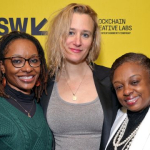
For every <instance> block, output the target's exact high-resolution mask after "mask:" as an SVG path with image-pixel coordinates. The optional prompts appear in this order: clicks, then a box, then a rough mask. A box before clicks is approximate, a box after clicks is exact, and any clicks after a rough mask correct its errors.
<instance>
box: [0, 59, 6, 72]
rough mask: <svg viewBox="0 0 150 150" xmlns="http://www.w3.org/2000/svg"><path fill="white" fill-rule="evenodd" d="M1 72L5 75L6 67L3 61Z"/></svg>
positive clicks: (0, 67) (0, 63) (0, 64)
mask: <svg viewBox="0 0 150 150" xmlns="http://www.w3.org/2000/svg"><path fill="white" fill-rule="evenodd" d="M0 70H1V72H2V73H3V74H4V73H5V66H4V63H3V61H0Z"/></svg>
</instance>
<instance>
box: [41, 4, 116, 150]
mask: <svg viewBox="0 0 150 150" xmlns="http://www.w3.org/2000/svg"><path fill="white" fill-rule="evenodd" d="M46 45H47V54H48V59H47V60H48V67H49V81H48V86H47V91H48V95H45V94H44V95H43V97H42V101H41V105H42V107H43V109H44V113H45V116H46V118H47V121H48V124H49V126H50V128H51V130H52V132H53V135H54V139H55V142H54V145H55V149H56V150H66V149H69V150H79V149H82V150H85V149H86V150H91V149H92V150H97V149H104V147H105V144H106V142H107V140H108V137H109V131H110V128H111V125H112V123H113V120H114V118H115V115H116V112H117V109H118V107H117V104H115V102H116V100H112V96H114V95H112V92H111V88H110V86H111V84H110V81H109V69H108V68H106V67H103V66H98V65H96V64H94V61H95V60H96V59H97V57H98V55H99V52H100V31H99V27H98V22H97V14H96V12H95V11H94V10H93V9H92V8H91V7H89V6H88V5H83V4H76V3H72V4H69V5H67V6H66V7H65V8H63V9H62V10H60V11H59V13H58V14H57V15H56V16H55V17H54V18H53V19H52V20H51V23H50V26H49V33H48V39H47V43H46ZM114 99H115V97H114ZM113 106H116V108H115V107H113Z"/></svg>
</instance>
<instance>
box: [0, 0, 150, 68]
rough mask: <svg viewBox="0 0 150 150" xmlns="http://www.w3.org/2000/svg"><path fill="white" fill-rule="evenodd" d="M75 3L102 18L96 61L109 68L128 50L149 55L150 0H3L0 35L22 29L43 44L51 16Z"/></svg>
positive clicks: (0, 1)
mask: <svg viewBox="0 0 150 150" xmlns="http://www.w3.org/2000/svg"><path fill="white" fill-rule="evenodd" d="M72 2H76V3H84V4H88V5H90V6H91V7H92V8H93V9H94V10H95V11H96V12H97V13H98V17H99V26H100V28H101V32H102V34H101V38H102V48H101V53H100V56H99V58H98V60H97V61H96V63H98V64H101V65H104V66H107V67H110V66H111V64H112V62H113V61H114V60H115V59H116V58H117V57H119V56H121V55H122V54H124V53H127V52H140V53H144V54H146V55H147V56H148V57H150V28H149V24H150V1H149V0H142V1H141V0H126V1H121V0H76V1H73V0H63V1H62V0H0V5H1V10H0V35H3V34H5V33H7V32H10V31H11V30H13V29H17V30H23V31H26V32H27V33H30V34H32V35H34V36H35V37H36V38H38V39H39V40H40V42H41V44H42V46H43V48H44V47H45V46H44V43H45V38H46V36H45V35H42V34H43V33H44V31H46V28H45V27H46V25H47V22H46V21H47V20H48V18H49V16H50V15H51V14H52V13H53V12H55V11H57V10H59V9H61V8H63V7H65V6H66V5H67V4H69V3H72Z"/></svg>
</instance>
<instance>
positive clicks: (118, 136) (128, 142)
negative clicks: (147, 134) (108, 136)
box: [113, 117, 140, 150]
mask: <svg viewBox="0 0 150 150" xmlns="http://www.w3.org/2000/svg"><path fill="white" fill-rule="evenodd" d="M128 121H129V119H128V117H126V118H125V120H124V122H123V123H122V125H121V127H120V129H119V130H118V132H117V134H116V135H115V137H114V139H113V146H114V150H117V147H119V146H121V145H123V144H124V146H123V148H122V150H129V148H130V146H131V143H132V140H133V139H134V137H135V135H136V133H137V131H138V129H139V126H140V125H139V126H138V127H137V128H136V129H135V130H134V131H133V132H132V133H131V134H130V135H129V136H128V137H127V138H126V139H125V140H123V141H122V142H120V141H121V139H122V137H123V135H124V133H125V131H126V128H127V124H128Z"/></svg>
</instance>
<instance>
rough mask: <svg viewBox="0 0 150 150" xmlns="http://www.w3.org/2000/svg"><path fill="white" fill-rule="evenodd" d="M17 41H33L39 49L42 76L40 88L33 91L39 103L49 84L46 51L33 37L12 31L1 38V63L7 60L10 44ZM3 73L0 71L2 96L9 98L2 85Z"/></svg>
mask: <svg viewBox="0 0 150 150" xmlns="http://www.w3.org/2000/svg"><path fill="white" fill-rule="evenodd" d="M16 39H27V40H29V41H31V42H32V43H33V44H34V45H35V46H36V48H37V51H38V54H39V56H40V59H41V65H40V75H39V80H40V82H41V83H40V86H34V88H33V91H34V93H35V97H36V98H37V101H39V99H40V97H41V95H42V93H43V91H45V92H46V83H47V78H48V73H47V65H46V60H45V56H44V50H43V48H42V46H41V44H40V42H39V41H38V40H37V39H36V38H35V37H33V36H32V35H30V34H27V33H25V32H20V31H12V32H10V33H8V34H5V35H3V36H2V37H1V38H0V62H1V63H2V61H3V58H5V54H6V53H7V51H8V49H7V48H8V46H9V44H10V43H11V42H12V41H14V40H16ZM2 76H3V74H2V72H1V71H0V96H1V97H8V95H6V93H5V91H4V87H3V85H2Z"/></svg>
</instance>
